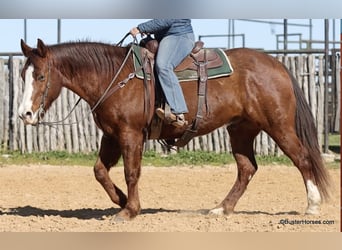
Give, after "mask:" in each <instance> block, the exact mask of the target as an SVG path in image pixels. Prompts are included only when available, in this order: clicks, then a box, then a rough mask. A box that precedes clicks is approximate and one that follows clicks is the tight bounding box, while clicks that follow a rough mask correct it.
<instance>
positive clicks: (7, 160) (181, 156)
mask: <svg viewBox="0 0 342 250" xmlns="http://www.w3.org/2000/svg"><path fill="white" fill-rule="evenodd" d="M96 158H97V152H92V153H88V154H85V153H68V152H65V151H54V152H46V153H31V154H21V153H20V152H18V151H10V152H6V151H1V150H0V166H1V165H5V164H20V165H25V164H37V165H39V164H47V165H67V166H68V165H80V166H93V165H94V163H95V161H96ZM256 160H257V162H258V165H288V166H292V165H293V164H292V162H291V160H290V159H289V158H287V157H286V156H280V157H277V156H256ZM227 164H235V160H234V158H233V156H232V155H231V154H226V153H213V152H205V151H196V152H192V151H185V150H180V151H179V152H172V153H170V154H160V153H156V152H155V151H147V152H145V153H144V155H143V160H142V165H143V166H156V167H159V166H164V167H165V166H181V165H192V166H204V165H213V166H223V165H227ZM118 165H119V166H122V165H123V163H122V160H120V161H119V163H118ZM335 165H339V163H332V164H329V165H328V167H335Z"/></svg>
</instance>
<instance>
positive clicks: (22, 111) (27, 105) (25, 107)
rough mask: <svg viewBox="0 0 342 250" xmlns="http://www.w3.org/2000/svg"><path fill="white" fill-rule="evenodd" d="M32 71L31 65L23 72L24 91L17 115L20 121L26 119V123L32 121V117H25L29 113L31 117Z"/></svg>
mask: <svg viewBox="0 0 342 250" xmlns="http://www.w3.org/2000/svg"><path fill="white" fill-rule="evenodd" d="M33 71H34V68H33V66H32V65H29V66H28V67H27V69H26V72H25V89H24V96H23V99H22V102H21V104H20V106H19V110H18V112H19V115H20V116H21V118H22V119H24V120H25V119H26V120H27V122H31V121H33V120H34V119H33V117H27V114H28V113H30V114H31V115H33V112H32V93H33V81H34V79H33Z"/></svg>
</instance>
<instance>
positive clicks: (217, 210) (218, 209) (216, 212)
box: [209, 207, 224, 215]
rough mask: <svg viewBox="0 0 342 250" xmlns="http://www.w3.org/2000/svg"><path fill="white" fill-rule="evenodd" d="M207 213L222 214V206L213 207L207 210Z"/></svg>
mask: <svg viewBox="0 0 342 250" xmlns="http://www.w3.org/2000/svg"><path fill="white" fill-rule="evenodd" d="M209 214H215V215H223V214H224V213H223V207H218V208H214V209H211V210H210V211H209Z"/></svg>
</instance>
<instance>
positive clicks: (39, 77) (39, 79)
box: [37, 75, 45, 82]
mask: <svg viewBox="0 0 342 250" xmlns="http://www.w3.org/2000/svg"><path fill="white" fill-rule="evenodd" d="M37 80H38V81H40V82H42V81H44V80H45V76H43V75H39V76H38V77H37Z"/></svg>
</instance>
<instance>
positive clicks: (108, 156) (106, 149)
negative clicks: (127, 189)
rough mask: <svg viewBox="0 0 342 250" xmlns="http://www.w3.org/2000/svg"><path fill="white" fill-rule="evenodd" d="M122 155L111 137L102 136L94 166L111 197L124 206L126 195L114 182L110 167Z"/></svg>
mask: <svg viewBox="0 0 342 250" xmlns="http://www.w3.org/2000/svg"><path fill="white" fill-rule="evenodd" d="M120 157H121V151H120V146H119V144H118V142H117V141H116V140H114V139H113V138H111V137H106V136H102V139H101V148H100V153H99V156H98V158H97V161H96V163H95V166H94V174H95V178H96V180H97V181H98V182H99V183H100V184H101V185H102V187H103V188H104V189H105V191H106V192H107V194H108V195H109V197H110V199H111V200H112V201H113V202H114V203H115V204H118V205H119V206H120V207H121V208H124V207H125V206H126V203H127V197H126V195H125V194H124V193H123V192H122V191H121V190H120V189H119V188H118V187H117V186H116V185H115V184H114V183H113V182H112V180H111V178H110V177H109V173H108V172H109V169H110V168H111V167H112V166H114V165H115V164H117V162H118V161H119V159H120Z"/></svg>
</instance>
